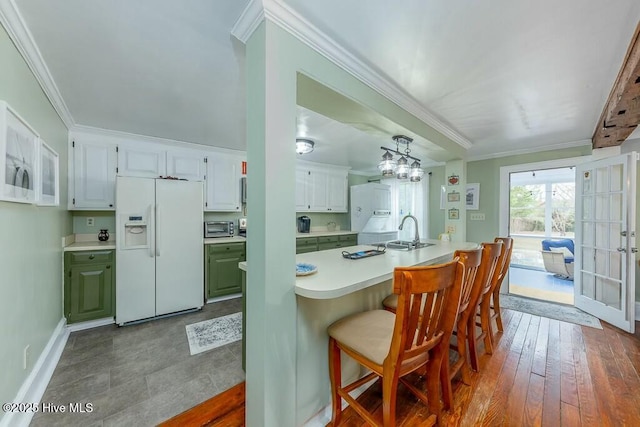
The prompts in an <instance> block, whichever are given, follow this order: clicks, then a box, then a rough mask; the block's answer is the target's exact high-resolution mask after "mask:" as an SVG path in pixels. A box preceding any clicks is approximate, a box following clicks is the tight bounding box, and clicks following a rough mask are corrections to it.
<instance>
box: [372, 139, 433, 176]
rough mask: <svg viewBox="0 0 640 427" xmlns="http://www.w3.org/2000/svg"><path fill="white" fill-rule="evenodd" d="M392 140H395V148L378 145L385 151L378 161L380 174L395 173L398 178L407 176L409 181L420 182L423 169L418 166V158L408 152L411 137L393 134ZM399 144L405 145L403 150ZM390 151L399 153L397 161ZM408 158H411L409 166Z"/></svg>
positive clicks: (391, 174)
mask: <svg viewBox="0 0 640 427" xmlns="http://www.w3.org/2000/svg"><path fill="white" fill-rule="evenodd" d="M393 140H394V141H395V142H396V149H395V150H394V149H393V148H386V147H380V149H382V150H384V151H385V153H384V154H383V155H382V161H381V162H380V163H378V169H379V170H380V173H382V176H384V177H390V176H394V175H395V176H396V177H397V178H398V179H407V178H409V180H410V181H411V182H420V180H421V179H422V177H423V176H424V170H422V168H421V167H420V159H418V158H416V157H413V156H411V155H410V154H409V153H410V152H411V150H410V149H409V144H410V143H411V142H413V139H412V138H409V137H408V136H404V135H395V136H394V137H393ZM400 144H404V145H405V147H404V152H402V151H400ZM391 153H396V154H399V155H400V158H399V159H398V161H395V160H394V159H393V155H392V154H391ZM408 159H411V160H413V163H411V166H409V160H408Z"/></svg>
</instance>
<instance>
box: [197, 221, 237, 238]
mask: <svg viewBox="0 0 640 427" xmlns="http://www.w3.org/2000/svg"><path fill="white" fill-rule="evenodd" d="M233 234H234V226H233V221H205V222H204V237H207V238H208V237H233Z"/></svg>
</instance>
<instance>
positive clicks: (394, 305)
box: [382, 294, 398, 311]
mask: <svg viewBox="0 0 640 427" xmlns="http://www.w3.org/2000/svg"><path fill="white" fill-rule="evenodd" d="M382 306H383V307H385V308H390V309H392V310H393V311H395V310H397V309H398V295H397V294H391V295H388V296H387V297H386V298H385V299H383V300H382Z"/></svg>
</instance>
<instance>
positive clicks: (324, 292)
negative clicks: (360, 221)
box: [295, 240, 478, 299]
mask: <svg viewBox="0 0 640 427" xmlns="http://www.w3.org/2000/svg"><path fill="white" fill-rule="evenodd" d="M425 241H426V242H429V243H435V244H434V246H429V247H427V248H421V249H415V250H412V251H402V250H393V249H387V252H386V253H384V254H382V255H376V256H373V257H369V258H362V259H358V260H351V259H346V258H343V257H342V251H345V250H346V251H348V252H357V251H366V250H370V249H374V248H373V247H372V246H370V245H358V246H350V247H347V248H337V249H330V250H326V251H318V252H309V253H305V254H298V255H296V262H297V263H299V262H304V263H309V264H313V265H315V266H316V267H318V272H317V273H314V274H311V275H309V276H298V277H296V287H295V292H296V294H297V295H300V296H303V297H306V298H312V299H330V298H338V297H341V296H344V295H347V294H350V293H352V292H355V291H358V290H360V289H364V288H367V287H369V286H372V285H375V284H378V283H381V282H384V281H386V280H390V279H391V278H392V277H393V269H394V268H395V267H399V266H407V267H408V266H414V265H420V264H425V265H427V264H434V263H440V262H445V261H448V260H450V259H451V257H452V255H453V253H454V252H455V251H456V250H457V249H472V248H475V247H477V246H478V245H477V244H476V243H468V242H442V241H439V240H425Z"/></svg>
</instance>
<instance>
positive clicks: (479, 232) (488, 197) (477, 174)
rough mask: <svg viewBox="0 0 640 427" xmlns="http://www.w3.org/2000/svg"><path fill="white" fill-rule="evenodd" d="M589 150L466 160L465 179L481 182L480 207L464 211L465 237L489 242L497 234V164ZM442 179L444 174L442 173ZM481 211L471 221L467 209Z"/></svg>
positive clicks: (575, 149) (542, 158) (556, 156)
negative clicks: (481, 218)
mask: <svg viewBox="0 0 640 427" xmlns="http://www.w3.org/2000/svg"><path fill="white" fill-rule="evenodd" d="M590 154H591V147H590V146H582V147H576V148H567V149H562V150H553V151H542V152H539V153H532V154H524V155H519V156H509V157H501V158H498V159H489V160H479V161H475V162H469V163H467V182H468V183H474V182H478V183H480V207H479V210H478V211H471V212H467V241H469V242H478V243H480V242H492V241H493V239H494V238H495V237H496V236H497V235H498V234H499V229H498V227H499V220H500V216H499V209H500V168H501V167H503V166H511V165H519V164H525V163H534V162H543V161H546V160H556V159H564V158H567V157H580V156H587V155H590ZM443 180H444V177H443ZM473 212H477V213H484V214H485V220H484V221H470V220H469V213H473Z"/></svg>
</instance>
